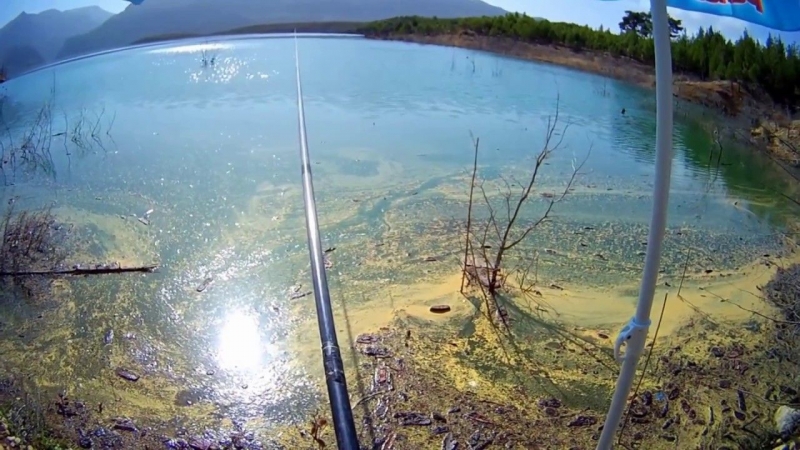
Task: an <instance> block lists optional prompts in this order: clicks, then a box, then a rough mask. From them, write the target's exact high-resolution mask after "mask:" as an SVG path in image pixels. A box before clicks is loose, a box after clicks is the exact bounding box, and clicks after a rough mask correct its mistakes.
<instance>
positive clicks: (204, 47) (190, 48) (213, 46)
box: [151, 42, 233, 54]
mask: <svg viewBox="0 0 800 450" xmlns="http://www.w3.org/2000/svg"><path fill="white" fill-rule="evenodd" d="M231 48H233V46H232V45H231V44H225V43H222V42H214V43H203V44H190V45H180V46H177V47H168V48H157V49H155V50H151V53H160V54H174V53H199V52H202V51H206V52H208V51H214V50H228V49H231Z"/></svg>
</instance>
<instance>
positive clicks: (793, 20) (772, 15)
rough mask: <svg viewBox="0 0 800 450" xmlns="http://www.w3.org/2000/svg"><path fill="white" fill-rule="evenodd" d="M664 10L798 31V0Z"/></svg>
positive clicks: (746, 0)
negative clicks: (695, 12) (734, 19)
mask: <svg viewBox="0 0 800 450" xmlns="http://www.w3.org/2000/svg"><path fill="white" fill-rule="evenodd" d="M605 1H609V0H605ZM610 1H614V0H610ZM667 6H670V7H672V8H678V9H683V10H686V11H697V12H702V13H706V14H713V15H716V16H725V17H735V18H737V19H740V20H744V21H745V22H750V23H755V24H758V25H762V26H765V27H767V28H773V29H775V30H780V31H800V0H667Z"/></svg>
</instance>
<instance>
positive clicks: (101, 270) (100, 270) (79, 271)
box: [0, 264, 158, 277]
mask: <svg viewBox="0 0 800 450" xmlns="http://www.w3.org/2000/svg"><path fill="white" fill-rule="evenodd" d="M156 269H158V265H155V264H151V265H147V266H134V267H103V266H101V267H77V268H73V269H60V270H59V269H55V270H29V271H19V272H13V271H12V272H0V276H2V277H23V276H36V275H53V276H55V275H103V274H109V273H126V272H154V271H155V270H156Z"/></svg>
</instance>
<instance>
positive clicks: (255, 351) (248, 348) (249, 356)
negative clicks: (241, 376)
mask: <svg viewBox="0 0 800 450" xmlns="http://www.w3.org/2000/svg"><path fill="white" fill-rule="evenodd" d="M265 345H266V343H264V342H262V339H261V334H260V333H259V331H258V320H257V318H256V317H255V316H250V315H247V314H245V313H243V312H240V311H236V312H233V313H231V314H229V315H228V317H226V318H225V321H224V323H223V325H222V328H221V329H220V333H219V338H218V347H217V358H218V362H219V364H220V366H221V367H222V368H224V369H227V370H235V371H242V372H249V371H253V370H257V369H258V368H259V366H260V363H261V361H262V357H263V356H264V352H265Z"/></svg>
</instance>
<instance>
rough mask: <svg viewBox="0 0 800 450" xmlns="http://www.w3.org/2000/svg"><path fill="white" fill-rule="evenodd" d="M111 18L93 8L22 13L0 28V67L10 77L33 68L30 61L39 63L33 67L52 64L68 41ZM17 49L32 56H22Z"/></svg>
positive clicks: (106, 13)
mask: <svg viewBox="0 0 800 450" xmlns="http://www.w3.org/2000/svg"><path fill="white" fill-rule="evenodd" d="M111 16H112V14H111V13H110V12H108V11H105V10H103V9H100V8H98V7H96V6H89V7H85V8H78V9H72V10H69V11H58V10H55V9H49V10H47V11H43V12H40V13H38V14H27V13H22V14H20V15H19V16H17V17H16V18H15V19H13V20H12V21H11V22H9V23H7V24H6V25H5V26H4V27H3V28H0V65H4V66H5V67H6V69H7V70H8V72H9V75H11V74H18V73H19V72H20V71H24V70H28V69H31V68H33V67H35V65H34V66H31V65H30V64H31V63H32V62H34V61H38V60H41V61H42V62H41V63H39V64H36V65H40V64H43V63H48V62H52V61H53V60H54V59H55V58H56V56H57V55H58V52H59V51H60V50H61V48H62V47H63V46H64V42H66V40H67V39H68V38H71V37H73V36H77V35H82V34H84V33H87V32H89V31H91V30H92V29H94V28H96V27H98V26H99V25H101V24H102V23H103V22H105V21H106V20H107V19H108V18H109V17H111ZM20 49H25V50H26V51H32V52H33V54H32V55H31V56H30V57H24V55H22V54H21V53H20ZM3 55H6V57H5V58H4V57H3ZM8 55H10V56H13V58H10V57H9V56H8ZM23 62H25V63H24V64H23ZM21 67H25V68H24V69H21Z"/></svg>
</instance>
